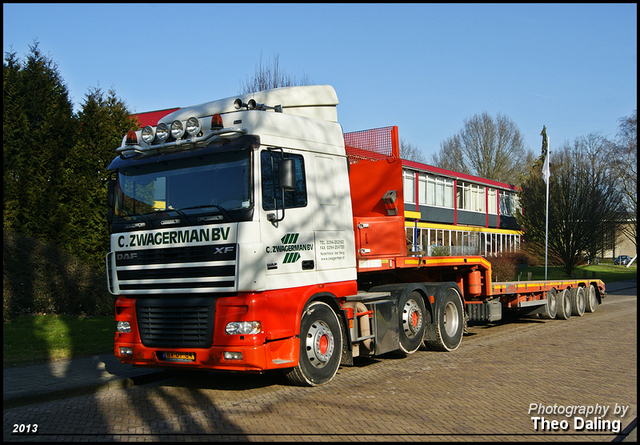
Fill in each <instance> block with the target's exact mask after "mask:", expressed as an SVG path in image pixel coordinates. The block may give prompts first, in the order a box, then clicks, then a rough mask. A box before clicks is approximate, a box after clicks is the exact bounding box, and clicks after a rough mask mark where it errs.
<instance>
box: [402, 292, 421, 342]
mask: <svg viewBox="0 0 640 445" xmlns="http://www.w3.org/2000/svg"><path fill="white" fill-rule="evenodd" d="M398 307H399V308H400V324H401V327H400V349H401V350H402V351H403V352H404V353H406V354H413V353H414V352H416V351H417V350H418V348H419V347H420V344H422V339H423V337H424V329H425V321H424V317H425V314H426V310H425V306H424V300H423V299H422V294H421V293H420V292H417V291H413V292H410V293H409V294H408V295H403V296H401V297H400V302H399V305H398Z"/></svg>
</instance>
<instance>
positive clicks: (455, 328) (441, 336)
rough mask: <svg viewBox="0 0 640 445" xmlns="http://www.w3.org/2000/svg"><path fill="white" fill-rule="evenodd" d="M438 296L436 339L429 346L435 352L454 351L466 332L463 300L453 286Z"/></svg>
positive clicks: (441, 291) (446, 288) (445, 288)
mask: <svg viewBox="0 0 640 445" xmlns="http://www.w3.org/2000/svg"><path fill="white" fill-rule="evenodd" d="M437 294H439V295H438V301H437V303H436V304H437V309H436V320H435V333H436V339H435V340H434V341H428V342H427V345H428V346H429V347H430V348H431V349H432V350H435V351H454V350H456V349H458V346H460V343H461V342H462V334H463V332H464V308H463V306H462V298H461V297H460V294H459V293H458V291H457V290H456V289H455V288H454V287H453V286H452V285H445V286H443V288H441V289H440V291H439V292H437Z"/></svg>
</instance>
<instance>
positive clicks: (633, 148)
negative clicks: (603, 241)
mask: <svg viewBox="0 0 640 445" xmlns="http://www.w3.org/2000/svg"><path fill="white" fill-rule="evenodd" d="M608 155H609V160H610V162H611V167H612V169H613V172H614V173H615V175H616V177H617V178H618V181H617V186H618V188H619V189H620V190H621V192H622V197H623V202H624V205H625V208H626V210H627V214H626V215H625V219H626V221H624V223H623V224H622V227H621V230H622V233H623V235H624V236H625V237H627V238H628V239H629V240H630V241H631V242H632V243H633V244H634V245H635V246H636V252H637V250H638V110H633V113H632V114H631V116H629V117H624V118H622V119H620V130H619V132H618V140H617V142H611V143H609V153H608Z"/></svg>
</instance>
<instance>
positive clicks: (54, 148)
mask: <svg viewBox="0 0 640 445" xmlns="http://www.w3.org/2000/svg"><path fill="white" fill-rule="evenodd" d="M30 50H31V52H30V53H29V55H28V56H27V60H26V62H25V63H24V64H21V63H20V62H19V61H18V59H17V58H16V57H15V54H9V55H8V56H7V57H6V58H5V63H4V67H3V71H4V78H3V80H4V84H3V89H4V90H5V92H4V93H3V96H4V98H6V99H8V103H5V104H4V105H3V107H4V112H3V130H7V129H8V128H9V127H11V126H15V128H14V129H9V130H8V133H7V134H5V135H3V142H4V143H5V146H4V160H5V161H6V164H5V170H4V173H5V184H6V185H7V188H6V189H5V194H4V203H5V215H4V219H3V222H4V228H5V229H14V230H18V231H20V232H23V233H24V234H25V235H27V236H30V237H37V238H42V239H46V240H52V241H56V239H57V237H58V235H59V234H60V233H64V230H65V225H66V221H67V215H68V214H67V212H68V209H67V208H65V207H64V206H63V205H62V202H61V201H60V199H59V195H60V193H61V183H62V181H63V175H64V173H63V166H64V162H65V160H66V157H67V155H68V153H69V150H70V149H71V147H73V144H74V137H75V133H76V120H75V117H74V115H73V110H72V105H71V102H70V101H69V97H68V92H67V87H66V86H65V84H64V82H63V80H62V78H61V76H60V74H59V73H58V69H57V66H56V64H55V63H53V62H52V61H51V60H50V59H49V58H47V57H45V56H43V55H42V53H41V52H40V50H39V49H38V44H37V43H35V44H34V45H33V46H30ZM14 113H15V114H14ZM7 178H8V179H7Z"/></svg>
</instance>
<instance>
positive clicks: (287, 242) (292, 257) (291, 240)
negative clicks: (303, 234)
mask: <svg viewBox="0 0 640 445" xmlns="http://www.w3.org/2000/svg"><path fill="white" fill-rule="evenodd" d="M299 236H300V234H299V233H287V234H286V235H285V236H283V237H282V238H280V242H281V243H282V245H279V246H267V253H280V252H285V255H284V260H283V261H282V264H291V263H295V262H296V261H298V260H299V259H300V256H301V255H300V251H302V250H313V244H296V243H297V242H298V237H299Z"/></svg>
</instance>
